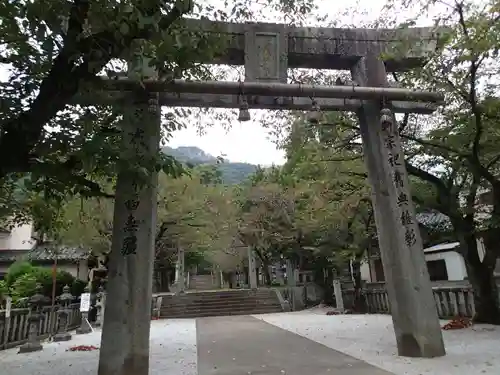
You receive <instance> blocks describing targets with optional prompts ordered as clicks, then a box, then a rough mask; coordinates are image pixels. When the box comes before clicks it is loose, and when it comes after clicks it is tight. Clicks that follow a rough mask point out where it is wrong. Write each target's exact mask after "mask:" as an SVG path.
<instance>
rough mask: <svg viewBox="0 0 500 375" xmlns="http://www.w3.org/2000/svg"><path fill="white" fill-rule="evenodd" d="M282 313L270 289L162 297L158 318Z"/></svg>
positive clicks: (188, 293)
mask: <svg viewBox="0 0 500 375" xmlns="http://www.w3.org/2000/svg"><path fill="white" fill-rule="evenodd" d="M277 312H283V308H282V306H281V303H280V299H279V297H278V295H277V294H276V291H275V290H273V289H257V290H250V289H237V290H217V291H203V292H189V291H188V292H186V293H183V294H177V295H174V294H168V295H163V296H162V304H161V308H160V318H199V317H206V316H225V315H251V314H266V313H277Z"/></svg>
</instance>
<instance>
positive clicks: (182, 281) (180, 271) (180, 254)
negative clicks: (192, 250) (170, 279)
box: [176, 246, 186, 293]
mask: <svg viewBox="0 0 500 375" xmlns="http://www.w3.org/2000/svg"><path fill="white" fill-rule="evenodd" d="M184 255H185V254H184V248H182V247H180V246H179V250H178V251H177V270H176V273H177V277H178V279H177V293H184V291H185V290H186V270H185V269H184V259H185V257H184Z"/></svg>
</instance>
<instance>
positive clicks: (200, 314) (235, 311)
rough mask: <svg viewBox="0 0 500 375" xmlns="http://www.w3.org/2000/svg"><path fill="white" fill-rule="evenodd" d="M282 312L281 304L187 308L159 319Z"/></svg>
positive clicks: (165, 314) (162, 314)
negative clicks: (237, 307) (252, 306)
mask: <svg viewBox="0 0 500 375" xmlns="http://www.w3.org/2000/svg"><path fill="white" fill-rule="evenodd" d="M279 312H283V310H282V309H281V306H280V307H279V308H278V307H275V308H272V307H269V308H267V307H266V308H262V307H261V308H253V309H248V308H246V307H245V308H242V309H232V310H220V309H210V310H205V309H203V310H189V311H185V312H177V311H176V312H171V313H161V314H160V319H179V318H202V317H208V316H231V315H255V314H272V313H279Z"/></svg>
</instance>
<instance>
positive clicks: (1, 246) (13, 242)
mask: <svg viewBox="0 0 500 375" xmlns="http://www.w3.org/2000/svg"><path fill="white" fill-rule="evenodd" d="M32 233H33V225H32V224H23V225H19V226H16V227H14V228H12V229H11V231H10V233H5V234H2V235H0V251H2V250H29V249H32V248H33V246H35V244H36V241H35V240H34V239H33V238H32V237H31V236H32Z"/></svg>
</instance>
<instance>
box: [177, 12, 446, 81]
mask: <svg viewBox="0 0 500 375" xmlns="http://www.w3.org/2000/svg"><path fill="white" fill-rule="evenodd" d="M185 22H186V26H187V28H188V29H191V30H196V31H203V32H206V33H214V34H217V35H221V36H222V37H225V38H227V39H228V45H227V48H226V49H225V53H224V54H221V55H220V56H217V58H216V60H213V61H202V62H205V63H209V64H210V63H212V64H213V63H217V64H228V65H247V63H248V58H254V57H256V55H255V54H251V55H248V52H250V51H251V50H252V49H261V48H264V49H267V50H269V49H272V50H279V51H280V52H281V54H280V55H282V56H281V58H283V55H285V56H286V59H285V61H282V62H281V64H286V66H287V67H289V68H310V69H335V70H348V69H350V67H351V66H352V64H353V61H355V60H357V59H358V58H360V57H362V56H365V55H366V54H367V52H368V51H370V52H374V53H376V54H380V55H385V56H398V57H397V58H392V57H387V58H386V59H385V62H386V69H387V71H388V72H395V71H404V70H408V69H412V68H415V67H418V66H421V65H422V64H423V63H425V59H426V57H427V56H428V55H429V53H430V52H432V51H434V50H435V48H436V45H437V39H438V34H439V32H438V31H436V29H434V28H429V27H420V28H406V29H403V28H401V29H364V28H359V29H350V28H319V27H290V26H287V25H284V24H274V23H230V22H215V21H208V20H195V19H187V20H185ZM410 47H411V48H410ZM402 51H404V53H399V52H402ZM246 55H247V56H246Z"/></svg>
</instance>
